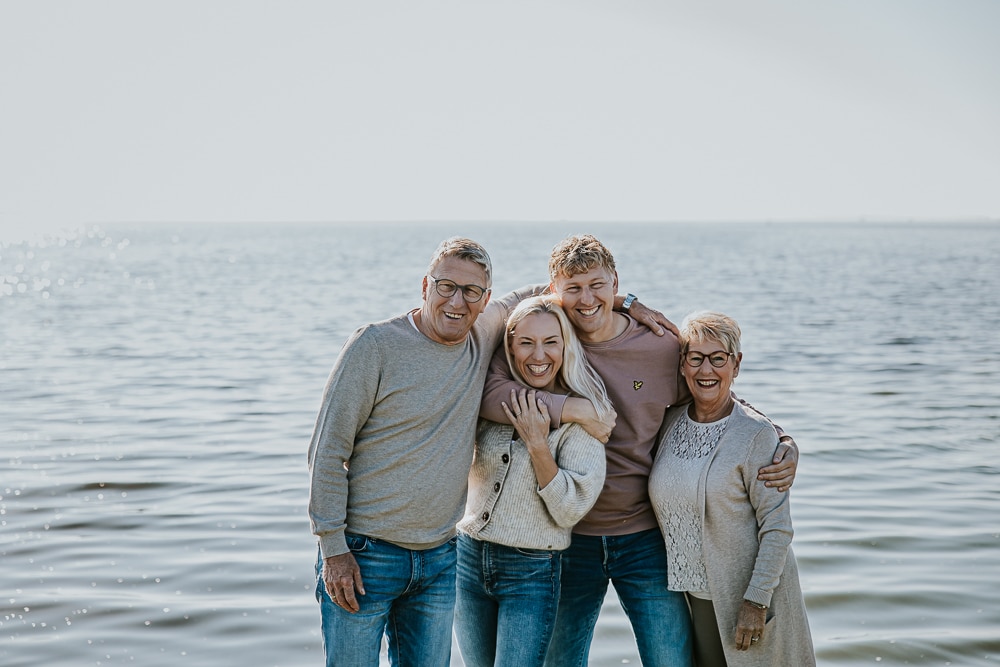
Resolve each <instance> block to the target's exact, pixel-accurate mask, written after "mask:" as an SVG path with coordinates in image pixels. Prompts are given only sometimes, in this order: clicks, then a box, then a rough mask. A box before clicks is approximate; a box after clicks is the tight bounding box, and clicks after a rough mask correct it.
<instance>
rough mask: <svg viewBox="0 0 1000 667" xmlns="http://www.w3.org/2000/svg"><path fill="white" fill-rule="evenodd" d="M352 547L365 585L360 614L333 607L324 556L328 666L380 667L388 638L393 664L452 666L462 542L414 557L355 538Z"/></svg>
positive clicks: (319, 577) (319, 595) (320, 594)
mask: <svg viewBox="0 0 1000 667" xmlns="http://www.w3.org/2000/svg"><path fill="white" fill-rule="evenodd" d="M347 546H348V547H349V548H350V549H351V553H353V554H354V558H355V559H356V560H357V562H358V567H360V568H361V577H362V580H363V581H364V585H365V595H358V603H359V605H360V606H361V609H360V611H358V612H357V613H354V614H352V613H349V612H347V611H345V610H344V609H342V608H340V607H338V606H337V605H335V604H334V603H333V600H331V599H330V595H329V594H328V593H327V592H326V586H325V585H324V583H323V569H322V568H323V559H322V556H320V557H319V558H318V559H317V563H316V599H317V600H318V601H319V603H320V613H321V615H322V621H323V648H324V649H325V651H326V665H327V667H334V665H340V666H342V667H364V666H367V665H371V666H372V667H377V666H378V664H379V650H380V648H381V645H382V635H383V634H385V635H387V636H388V638H389V662H390V663H391V664H392V665H396V666H398V667H438V666H439V667H447V666H448V665H449V664H450V663H451V627H452V620H453V619H454V614H455V539H454V538H453V539H451V540H450V541H448V542H447V543H445V544H442V545H441V546H439V547H435V548H433V549H427V550H423V551H414V550H410V549H404V548H403V547H399V546H396V545H394V544H390V543H388V542H382V541H378V540H373V539H370V538H367V537H362V536H359V535H350V534H348V535H347Z"/></svg>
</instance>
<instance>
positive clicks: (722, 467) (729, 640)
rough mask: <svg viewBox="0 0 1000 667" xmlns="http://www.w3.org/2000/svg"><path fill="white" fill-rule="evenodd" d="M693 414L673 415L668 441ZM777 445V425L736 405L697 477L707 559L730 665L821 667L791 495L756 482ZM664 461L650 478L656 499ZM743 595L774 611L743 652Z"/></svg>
mask: <svg viewBox="0 0 1000 667" xmlns="http://www.w3.org/2000/svg"><path fill="white" fill-rule="evenodd" d="M686 409H687V406H686V405H684V406H678V407H675V408H671V409H670V410H669V411H668V413H667V420H666V424H665V428H664V429H663V438H664V440H665V439H666V437H667V433H668V432H669V430H670V427H671V426H673V424H674V423H675V422H676V421H677V419H678V418H680V417H681V415H683V414H684V411H685V410H686ZM660 444H661V447H662V446H663V441H661V443H660ZM777 444H778V435H777V433H775V431H774V427H773V426H772V425H771V423H770V422H768V421H767V420H766V419H765V418H763V417H761V416H760V415H758V414H755V413H753V412H750V411H748V410H746V409H745V408H744V407H743V406H742V405H740V404H739V403H737V404H736V405H735V406H734V408H733V412H732V415H731V416H730V418H729V424H728V426H727V427H726V430H725V432H724V433H723V435H722V438H721V440H720V441H719V445H718V447H716V449H715V451H714V452H713V453H712V454H711V455H709V457H708V460H707V461H706V464H705V466H704V468H703V469H702V472H701V476H700V479H699V480H698V495H699V502H700V511H701V519H702V558H703V559H704V561H705V569H706V572H707V575H708V588H709V592H710V593H711V595H712V603H713V605H714V606H715V615H716V620H717V622H718V624H719V632H720V635H721V637H722V645H723V648H724V650H725V653H726V662H727V663H728V665H729V667H765V666H770V665H796V667H809V666H810V665H815V664H816V657H815V653H814V650H813V644H812V635H811V633H810V631H809V623H808V619H807V618H806V608H805V601H804V600H803V598H802V589H801V588H800V586H799V576H798V568H797V566H796V563H795V555H794V554H793V553H792V549H791V541H792V521H791V515H790V512H789V495H788V492H785V493H780V492H778V491H777V490H775V489H773V488H768V487H766V486H764V483H763V482H760V481H758V480H757V471H758V469H760V468H761V467H762V466H765V465H769V464H770V463H771V459H772V457H773V456H774V450H775V447H776V446H777ZM666 458H667V457H663V460H666ZM659 462H660V460H659V459H658V460H657V462H654V464H653V471H652V473H651V474H650V489H651V495H655V490H654V489H653V486H654V485H655V484H657V477H658V474H657V463H659ZM655 508H656V503H655V502H654V509H655ZM660 509H662V508H660ZM660 509H658V510H657V515H658V518H660ZM663 519H665V517H663ZM663 519H661V529H662V527H663V524H662V520H663ZM744 598H745V599H747V600H751V601H753V602H757V603H760V604H765V605H768V607H769V608H768V610H767V620H766V625H765V630H764V636H763V638H762V639H761V641H760V643H759V644H757V645H754V646H753V647H752V648H750V650H748V651H737V650H736V647H735V643H736V642H735V636H736V622H737V618H738V617H739V608H740V605H741V604H742V603H743V600H744Z"/></svg>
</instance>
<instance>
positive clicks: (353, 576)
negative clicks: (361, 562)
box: [323, 551, 365, 614]
mask: <svg viewBox="0 0 1000 667" xmlns="http://www.w3.org/2000/svg"><path fill="white" fill-rule="evenodd" d="M323 583H324V584H325V585H326V592H327V593H329V594H330V597H331V598H333V603H334V604H335V605H337V606H338V607H340V608H342V609H345V610H346V611H349V612H351V613H352V614H353V613H354V612H357V611H358V610H359V609H361V606H360V605H359V604H358V599H357V597H355V593H356V594H357V595H364V594H365V585H364V583H362V581H361V568H360V567H358V562H357V561H356V560H354V554H352V553H351V552H350V551H348V552H347V553H346V554H340V555H338V556H330V557H329V558H324V559H323Z"/></svg>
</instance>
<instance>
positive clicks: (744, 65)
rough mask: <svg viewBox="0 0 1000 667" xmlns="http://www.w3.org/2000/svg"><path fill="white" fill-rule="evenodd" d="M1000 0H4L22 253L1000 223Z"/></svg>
mask: <svg viewBox="0 0 1000 667" xmlns="http://www.w3.org/2000/svg"><path fill="white" fill-rule="evenodd" d="M998 35H1000V2H997V1H996V0H935V1H931V0H836V1H835V2H830V1H826V2H819V1H812V0H697V1H694V0H692V1H689V2H674V1H670V0H613V1H612V0H607V1H603V2H595V1H592V0H565V1H559V0H527V1H521V0H502V1H500V0H498V1H495V2H484V1H481V0H480V1H476V0H461V1H458V0H456V1H452V2H442V1H432V2H421V1H419V0H407V1H401V0H400V1H397V0H387V1H378V0H370V1H360V0H358V1H355V0H351V1H346V0H345V1H332V2H331V1H327V2H319V1H317V2H297V1H294V0H281V1H274V2H261V1H257V0H238V1H236V0H233V1H226V2H213V1H211V0H197V1H183V0H170V1H159V0H143V1H135V0H121V1H115V2H112V1H89V2H79V1H73V2H70V1H62V2H59V1H54V2H51V1H44V0H39V1H34V0H0V239H4V238H8V237H12V236H16V235H17V234H19V233H22V232H24V231H25V230H30V229H35V228H54V227H63V226H67V227H69V226H77V225H80V224H91V223H107V222H131V221H184V222H187V221H258V222H259V221H267V222H272V221H273V222H280V221H359V220H417V221H423V220H539V221H545V220H579V221H607V220H671V221H673V220H856V219H858V218H879V219H883V218H891V219H909V218H918V219H940V218H946V219H951V218H968V217H979V218H1000V38H998Z"/></svg>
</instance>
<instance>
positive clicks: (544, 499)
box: [458, 419, 607, 551]
mask: <svg viewBox="0 0 1000 667" xmlns="http://www.w3.org/2000/svg"><path fill="white" fill-rule="evenodd" d="M548 444H549V450H550V451H551V452H552V456H553V458H555V460H556V464H557V465H558V466H559V472H558V473H557V474H556V476H555V478H553V479H552V481H550V482H549V483H548V484H547V485H546V486H545V488H543V489H539V488H538V483H537V480H536V479H535V473H534V469H533V468H532V466H531V459H530V457H529V456H528V451H527V448H526V446H525V444H524V442H523V441H522V440H521V439H520V438H519V437H517V434H516V432H515V431H514V427H513V426H511V425H509V424H498V423H496V422H491V421H488V420H485V419H481V420H480V421H479V427H478V429H477V434H476V451H475V458H474V460H473V463H472V470H471V472H470V473H469V498H468V501H467V503H466V510H465V517H464V518H463V519H462V520H461V521H460V522H459V524H458V530H459V531H460V532H462V533H465V534H466V535H468V536H470V537H473V538H475V539H477V540H482V541H486V542H494V543H497V544H504V545H506V546H510V547H521V548H525V549H545V550H555V551H561V550H563V549H565V548H567V547H568V546H569V544H570V534H571V532H572V530H573V526H574V525H576V523H577V522H578V521H579V520H580V519H581V518H583V516H584V515H585V514H586V513H587V512H589V511H590V508H591V507H593V505H594V503H595V502H596V501H597V496H598V495H599V494H600V492H601V488H602V487H603V485H604V473H605V469H606V465H607V464H606V460H605V453H604V446H603V445H602V444H601V443H600V441H598V440H597V439H596V438H594V437H592V436H591V435H590V434H588V433H587V432H586V431H584V430H583V428H582V427H581V426H580V425H578V424H574V423H569V424H564V425H562V426H560V427H559V428H557V429H555V430H553V431H551V432H550V433H549V437H548Z"/></svg>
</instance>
